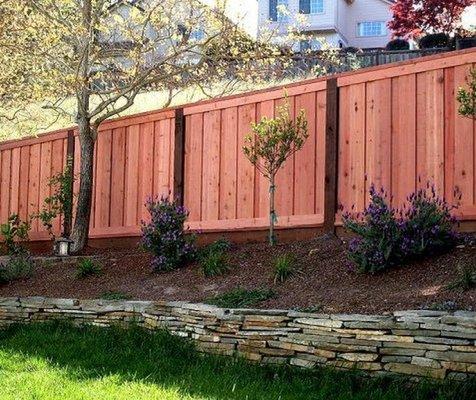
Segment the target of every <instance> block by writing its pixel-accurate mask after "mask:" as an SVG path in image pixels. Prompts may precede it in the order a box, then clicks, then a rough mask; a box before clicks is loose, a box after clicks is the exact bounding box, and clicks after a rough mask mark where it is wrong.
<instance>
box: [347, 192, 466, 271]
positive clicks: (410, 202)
mask: <svg viewBox="0 0 476 400" xmlns="http://www.w3.org/2000/svg"><path fill="white" fill-rule="evenodd" d="M455 198H458V197H457V196H455ZM386 199H387V195H386V193H385V191H384V190H383V189H381V190H380V191H377V190H376V189H375V187H374V186H373V185H372V186H371V187H370V204H369V206H368V207H367V208H366V209H365V211H364V212H363V214H362V215H360V214H357V215H353V214H351V213H349V212H346V213H344V215H343V222H344V228H345V229H346V230H347V231H350V232H352V233H354V234H355V235H357V237H356V238H355V239H353V240H352V241H351V242H350V245H349V249H348V252H349V258H350V260H351V261H352V262H353V263H354V264H355V265H356V266H357V269H358V271H359V272H371V273H375V272H378V271H382V270H384V269H387V268H389V267H392V266H395V265H399V264H403V263H406V262H408V261H410V260H412V259H416V258H421V257H427V256H431V255H435V254H441V253H444V252H446V251H448V250H450V249H451V248H453V247H454V246H455V245H456V244H457V242H458V236H457V233H456V232H455V230H454V227H455V223H456V219H455V218H454V217H453V216H452V214H451V211H452V210H453V209H454V208H456V207H455V206H450V205H449V204H448V203H447V202H446V201H445V200H444V199H442V198H440V197H438V195H437V194H436V190H435V188H434V186H432V185H430V184H429V183H428V184H427V187H426V189H420V190H417V191H416V192H414V193H412V194H411V195H410V196H408V198H407V204H406V205H405V207H403V208H402V209H395V208H392V207H391V206H390V205H389V204H388V203H387V201H386Z"/></svg>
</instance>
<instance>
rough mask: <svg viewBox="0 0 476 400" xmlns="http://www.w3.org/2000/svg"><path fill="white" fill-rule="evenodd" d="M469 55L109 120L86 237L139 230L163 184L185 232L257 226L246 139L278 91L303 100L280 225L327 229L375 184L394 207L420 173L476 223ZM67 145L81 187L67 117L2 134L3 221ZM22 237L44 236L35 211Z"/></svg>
mask: <svg viewBox="0 0 476 400" xmlns="http://www.w3.org/2000/svg"><path fill="white" fill-rule="evenodd" d="M475 63H476V50H474V49H472V50H464V51H460V52H453V53H446V54H443V55H434V56H430V57H423V58H419V59H415V60H410V61H405V62H401V63H396V64H388V65H385V66H380V67H374V68H370V69H363V70H360V71H357V72H352V73H345V74H340V75H335V76H333V77H329V78H321V79H315V80H309V81H303V82H299V83H294V84H290V85H287V86H286V88H284V87H280V88H272V89H266V90H261V91H257V92H252V93H245V94H242V95H236V96H230V97H227V98H221V99H215V100H211V101H203V102H199V103H195V104H190V105H186V106H184V107H183V108H178V109H167V110H160V111H155V112H150V113H143V114H138V115H134V116H129V117H123V118H118V119H116V120H111V121H108V122H106V123H105V124H103V125H102V126H101V129H100V132H99V135H98V140H97V143H96V148H95V156H94V160H95V163H94V191H93V202H92V209H91V225H90V237H91V238H109V237H111V238H112V237H130V236H138V235H139V234H140V224H141V221H142V220H143V219H147V212H146V209H145V207H144V203H145V201H146V199H147V198H148V197H150V196H160V195H168V194H171V195H172V196H174V197H176V198H178V199H179V201H181V202H183V203H184V205H185V206H186V207H187V208H188V209H189V211H190V217H189V222H188V224H189V226H190V228H192V229H199V230H203V231H213V232H224V231H231V230H242V231H247V230H262V229H264V228H266V227H267V224H268V212H269V203H268V190H269V187H268V182H267V181H266V180H265V179H264V178H263V177H262V175H261V174H260V173H259V172H258V171H257V170H256V169H255V168H254V167H253V166H252V165H251V164H250V162H249V161H248V160H247V159H246V158H245V156H244V154H243V151H242V147H243V145H244V138H245V136H246V135H248V134H249V133H250V132H251V124H252V123H253V122H257V121H259V120H260V119H261V118H262V117H264V116H267V117H273V116H275V115H276V109H277V107H278V106H279V105H281V104H283V101H285V97H286V96H287V98H288V101H289V103H290V110H291V111H290V112H291V116H292V117H295V116H296V115H297V114H298V113H299V111H300V110H304V111H305V114H306V117H307V120H308V123H309V138H308V139H307V141H306V143H305V145H304V147H303V149H302V150H301V151H299V152H298V153H296V154H295V155H294V156H293V157H292V158H291V159H289V160H288V161H287V162H286V163H285V165H284V168H283V169H282V170H281V171H280V172H279V174H278V177H277V195H276V202H277V212H278V227H279V228H305V227H316V228H317V227H325V228H326V229H328V230H329V229H333V228H334V226H335V225H336V224H337V225H338V224H340V217H339V212H338V211H337V210H338V206H342V207H343V208H345V209H350V208H352V207H353V208H354V209H355V210H362V209H363V208H364V207H365V206H366V205H367V204H368V189H369V187H370V185H371V184H372V183H373V184H375V185H377V186H383V187H384V188H385V189H386V190H387V191H388V192H389V196H392V201H393V203H394V204H395V205H401V204H403V202H404V200H405V198H406V196H407V195H408V194H409V193H410V192H412V191H413V190H415V189H416V188H418V187H421V186H422V185H425V184H426V182H427V181H430V182H431V183H433V184H434V185H435V187H436V189H437V191H438V193H439V194H440V195H442V196H445V197H446V198H447V200H449V201H453V200H454V198H453V192H454V190H455V188H457V189H459V190H460V191H461V192H462V200H461V207H460V208H459V210H458V215H459V217H460V218H462V219H463V220H470V221H476V180H475V168H476V167H475V165H476V139H475V138H476V126H475V122H474V120H472V119H469V118H464V117H461V116H459V115H458V112H457V110H458V104H457V101H456V91H457V90H458V88H459V87H460V86H463V85H464V84H465V78H466V76H467V74H468V72H469V70H470V69H471V68H472V67H474V66H475ZM68 137H70V138H71V137H74V142H75V146H74V147H73V146H71V145H70V146H68ZM70 144H71V143H70ZM68 149H69V150H68ZM72 149H74V150H72ZM68 151H70V152H71V151H73V154H72V155H71V154H70V156H73V160H74V172H75V175H76V177H77V180H76V182H75V185H74V189H75V190H74V191H75V192H76V193H77V191H78V189H79V176H78V174H79V162H80V146H79V137H78V135H77V132H76V131H75V130H74V128H71V129H66V130H61V131H57V132H52V133H48V134H44V135H40V136H39V137H37V138H29V139H25V140H19V141H10V142H4V143H0V182H1V186H0V221H1V222H5V221H6V220H7V219H8V216H9V215H11V214H13V213H18V214H19V215H20V217H21V218H22V219H26V218H27V217H28V216H29V215H31V214H34V213H37V212H38V211H39V210H41V207H42V204H43V201H44V199H45V198H46V197H48V196H50V195H51V190H50V187H49V186H48V182H49V180H50V179H51V177H52V176H54V175H55V174H57V173H59V172H61V171H63V169H64V167H65V165H66V160H67V157H68ZM60 224H61V221H60V220H59V219H57V220H56V221H55V222H54V230H55V231H56V232H60ZM31 238H32V239H33V240H41V239H46V238H47V232H46V231H45V229H44V228H43V227H42V226H41V223H39V222H38V221H37V220H36V221H34V222H33V225H32V234H31Z"/></svg>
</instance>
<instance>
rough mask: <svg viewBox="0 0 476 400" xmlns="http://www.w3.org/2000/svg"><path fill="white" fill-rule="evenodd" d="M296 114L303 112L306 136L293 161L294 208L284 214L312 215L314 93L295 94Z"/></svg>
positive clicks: (314, 147) (314, 146) (314, 149)
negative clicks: (306, 128) (306, 123)
mask: <svg viewBox="0 0 476 400" xmlns="http://www.w3.org/2000/svg"><path fill="white" fill-rule="evenodd" d="M295 107H296V110H295V115H296V116H297V115H298V114H299V112H300V111H301V110H303V111H304V112H305V115H306V119H307V122H308V135H309V136H308V138H307V140H306V142H305V143H304V146H303V148H302V149H301V150H300V151H299V153H298V154H297V155H296V157H295V162H294V167H295V170H294V176H293V178H294V210H291V214H286V215H312V214H314V203H315V186H314V185H315V183H314V182H315V180H316V175H315V174H316V170H315V160H316V145H315V143H316V95H315V93H306V94H303V95H300V96H296V105H295Z"/></svg>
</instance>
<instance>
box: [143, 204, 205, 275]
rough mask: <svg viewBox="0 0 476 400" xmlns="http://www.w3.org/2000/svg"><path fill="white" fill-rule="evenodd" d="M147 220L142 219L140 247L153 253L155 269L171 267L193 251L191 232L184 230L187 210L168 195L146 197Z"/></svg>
mask: <svg viewBox="0 0 476 400" xmlns="http://www.w3.org/2000/svg"><path fill="white" fill-rule="evenodd" d="M145 206H146V208H147V211H148V212H149V213H150V222H145V221H142V223H141V229H142V240H141V244H142V247H143V248H144V249H145V250H147V251H149V252H150V253H152V254H153V256H154V258H153V260H152V267H153V268H154V270H155V271H171V270H174V269H177V268H179V267H180V266H183V265H184V264H185V263H187V262H189V261H191V260H192V259H193V258H194V257H195V255H196V248H195V236H194V235H190V234H187V232H186V230H185V228H184V224H185V221H186V220H187V218H188V215H189V212H188V210H187V209H186V208H185V207H183V206H181V205H179V204H178V203H177V201H171V200H170V198H169V197H168V196H163V197H161V198H149V199H148V200H147V202H146V204H145Z"/></svg>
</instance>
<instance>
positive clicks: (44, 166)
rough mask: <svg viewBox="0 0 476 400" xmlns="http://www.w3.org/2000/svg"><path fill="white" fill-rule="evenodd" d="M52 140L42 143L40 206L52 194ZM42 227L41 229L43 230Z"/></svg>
mask: <svg viewBox="0 0 476 400" xmlns="http://www.w3.org/2000/svg"><path fill="white" fill-rule="evenodd" d="M51 147H52V146H51V142H44V143H42V144H41V150H40V153H41V155H40V207H42V206H43V204H44V203H45V200H46V198H48V197H49V196H50V195H51V190H50V185H49V183H50V179H51V158H52V154H51ZM43 230H44V229H42V227H40V231H43Z"/></svg>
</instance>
